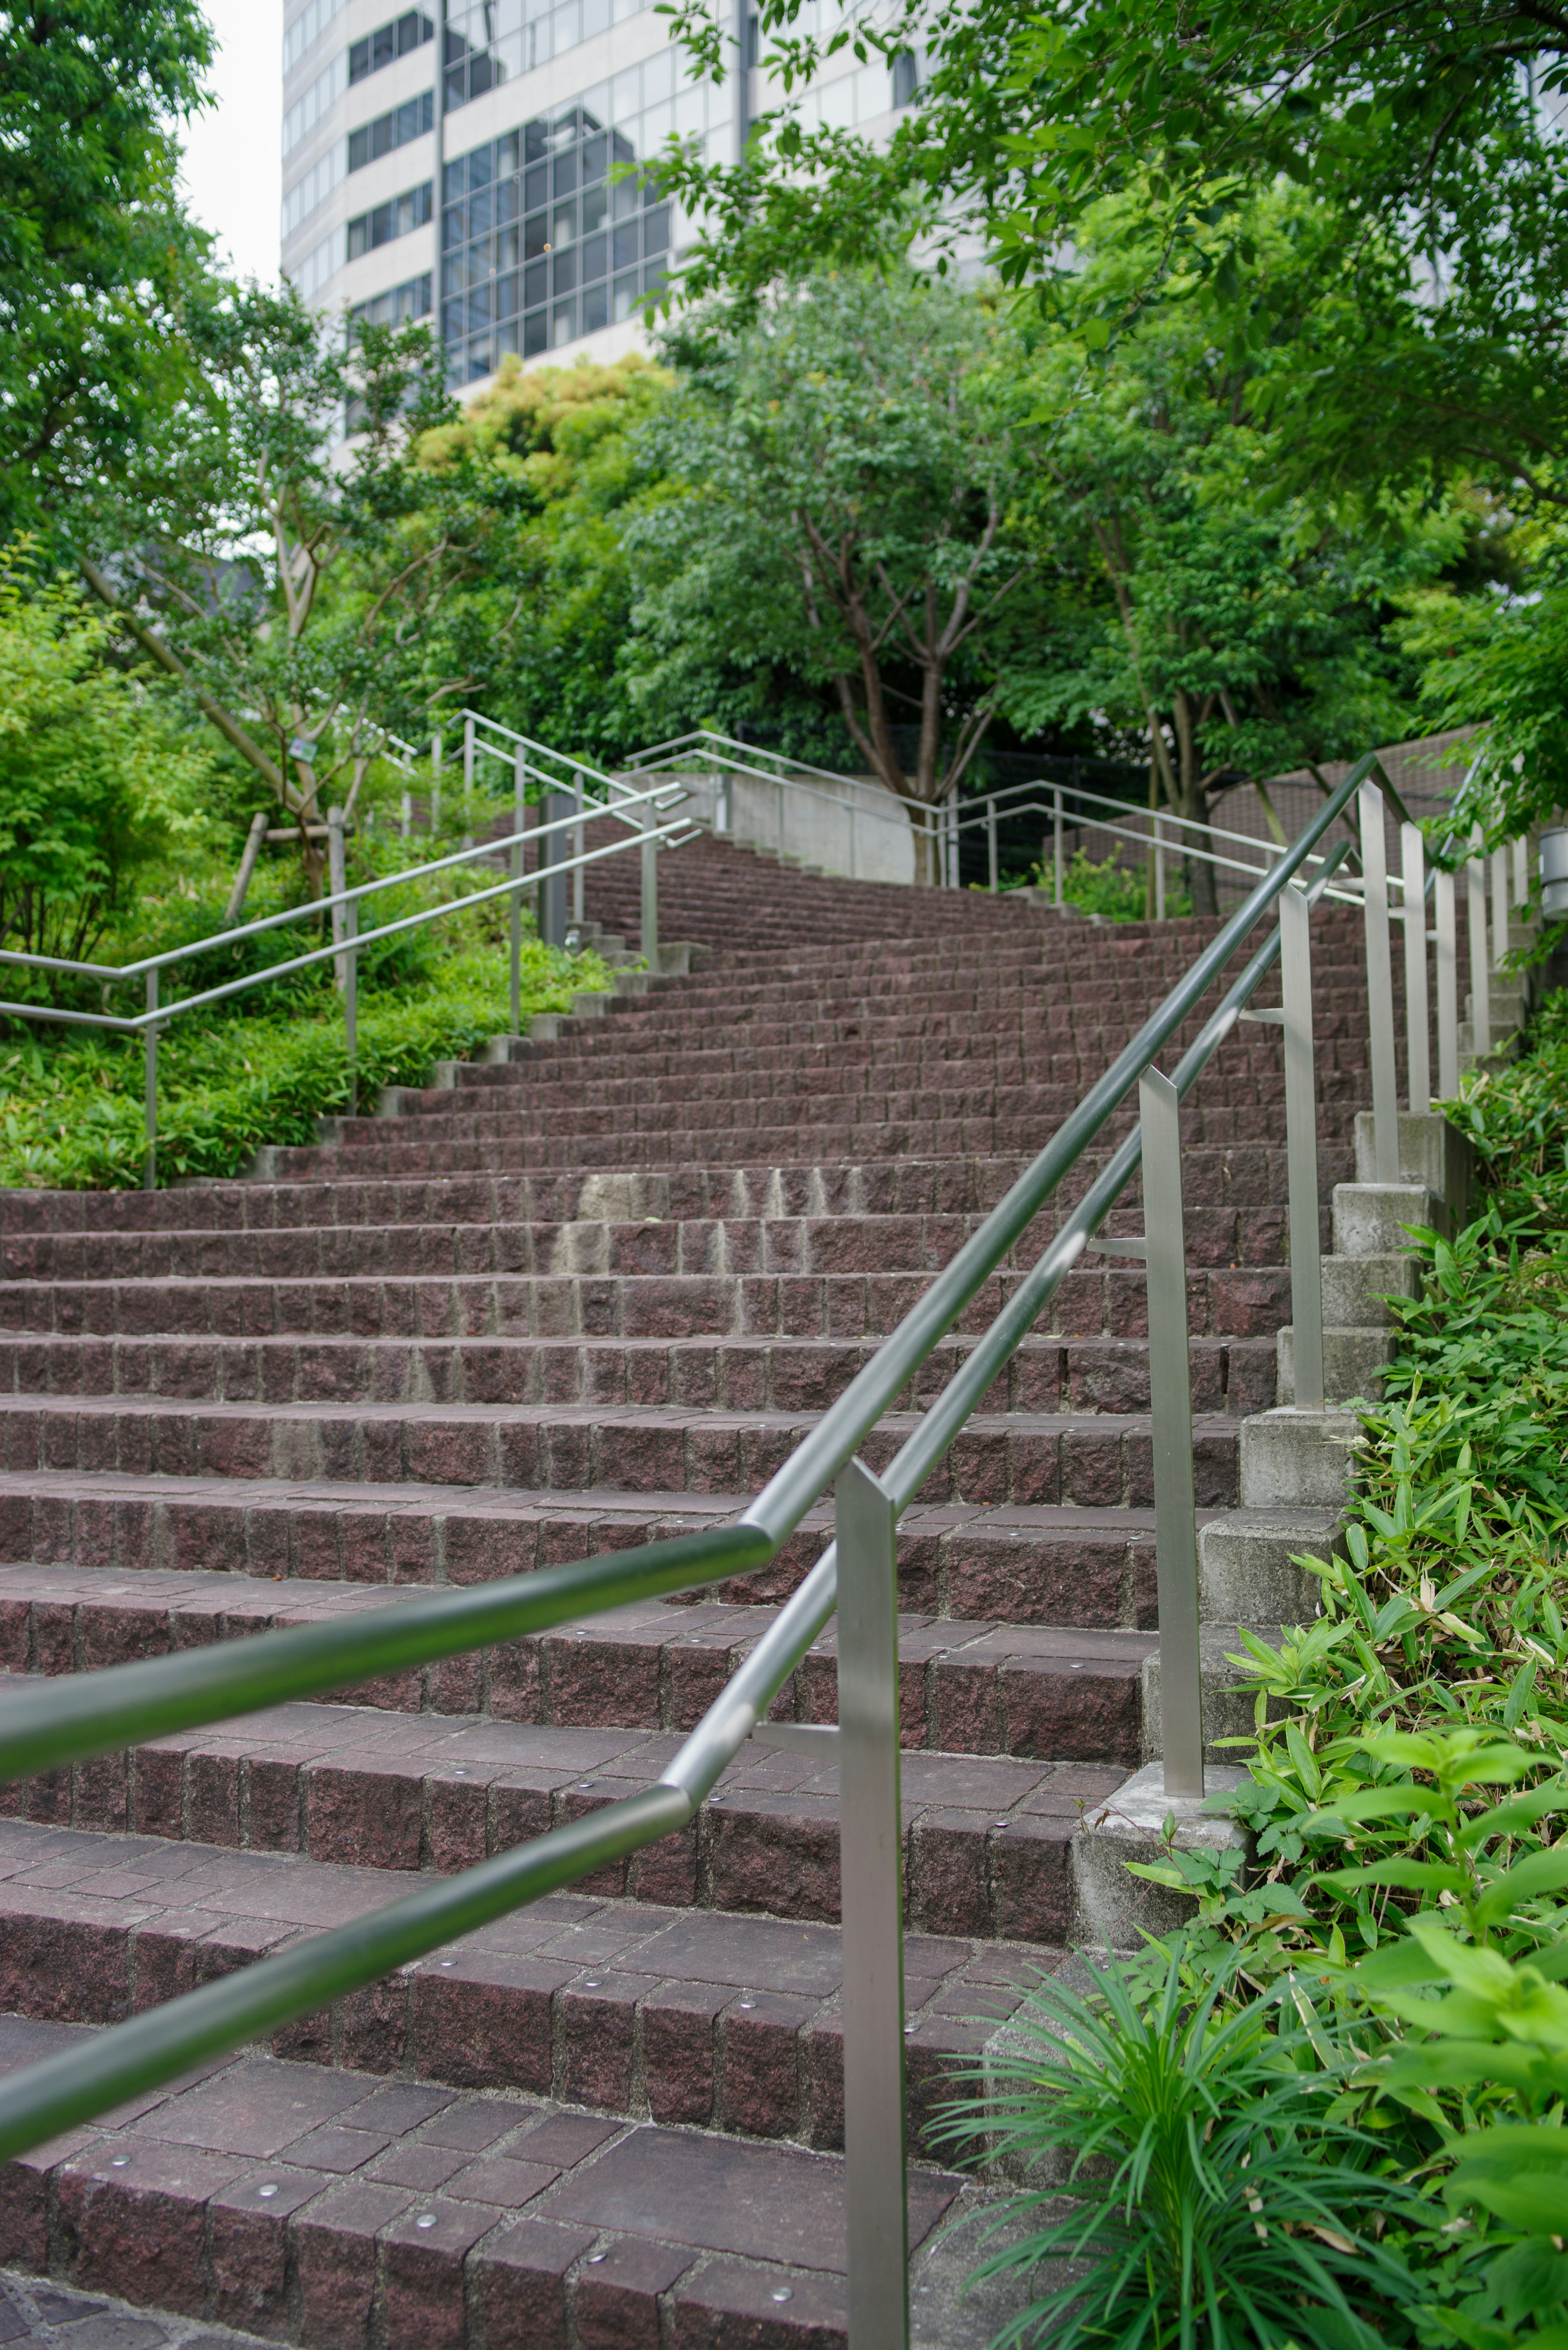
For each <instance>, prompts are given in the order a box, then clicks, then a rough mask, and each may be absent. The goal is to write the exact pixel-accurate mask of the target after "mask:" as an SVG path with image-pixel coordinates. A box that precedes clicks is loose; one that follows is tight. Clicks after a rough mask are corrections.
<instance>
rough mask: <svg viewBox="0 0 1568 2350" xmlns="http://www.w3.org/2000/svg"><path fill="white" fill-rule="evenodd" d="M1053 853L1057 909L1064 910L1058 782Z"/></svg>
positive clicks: (1054, 804) (1052, 820) (1060, 787)
mask: <svg viewBox="0 0 1568 2350" xmlns="http://www.w3.org/2000/svg"><path fill="white" fill-rule="evenodd" d="M1051 803H1052V811H1051V827H1052V854H1053V856H1054V859H1055V869H1056V901H1055V902H1056V911H1057V912H1058V913H1060V912H1061V910H1062V786H1061V785H1060V784H1058V785H1056V786H1055V788H1054V791H1053V792H1052V795H1051Z"/></svg>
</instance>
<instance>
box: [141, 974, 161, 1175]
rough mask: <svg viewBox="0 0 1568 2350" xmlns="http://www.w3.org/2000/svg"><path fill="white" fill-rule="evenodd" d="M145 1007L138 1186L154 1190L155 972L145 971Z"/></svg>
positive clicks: (155, 1144)
mask: <svg viewBox="0 0 1568 2350" xmlns="http://www.w3.org/2000/svg"><path fill="white" fill-rule="evenodd" d="M147 1010H148V1014H149V1018H148V1022H147V1030H146V1044H145V1047H144V1051H145V1064H146V1066H145V1085H144V1097H143V1105H142V1107H143V1116H144V1119H145V1123H146V1132H147V1150H146V1155H145V1156H144V1158H143V1159H142V1162H141V1188H142V1190H143V1191H156V1190H157V1188H158V1022H157V1020H156V1018H154V1017H152V1016H151V1015H153V1014H156V1012H157V1010H158V973H157V972H155V971H150V972H148V974H147Z"/></svg>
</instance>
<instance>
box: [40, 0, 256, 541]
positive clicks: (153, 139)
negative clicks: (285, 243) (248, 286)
mask: <svg viewBox="0 0 1568 2350" xmlns="http://www.w3.org/2000/svg"><path fill="white" fill-rule="evenodd" d="M212 54H213V47H212V36H211V33H210V32H209V30H208V27H207V26H206V23H205V21H204V19H203V18H202V14H201V11H200V9H199V7H198V5H196V0H54V5H48V6H44V5H33V6H20V7H12V8H9V9H6V10H5V11H4V12H0V541H4V540H5V539H7V538H9V537H10V536H12V535H13V534H14V533H15V532H16V530H18V529H21V528H38V529H44V530H48V531H51V532H58V531H61V530H63V529H64V528H65V527H66V517H67V514H68V513H69V512H70V511H71V510H72V509H73V508H75V507H78V506H79V505H80V504H82V503H83V502H84V501H85V502H87V503H88V504H90V503H91V502H92V500H93V499H94V498H95V497H96V496H97V494H98V493H99V489H100V487H101V485H102V484H103V482H104V480H105V478H106V477H109V478H112V477H114V476H115V475H116V474H118V473H119V471H120V470H121V469H122V468H123V467H124V465H125V464H126V463H127V462H128V461H129V460H130V458H131V456H132V455H133V453H134V452H135V451H136V449H137V448H138V447H139V446H140V445H141V444H143V443H144V442H146V441H147V439H148V438H149V436H150V435H151V434H152V433H153V432H155V431H156V430H157V427H158V424H159V422H160V421H161V420H163V419H166V417H167V415H168V413H169V411H170V410H171V407H172V405H173V403H174V401H175V400H177V398H178V397H179V394H180V392H181V390H182V388H183V386H184V385H185V383H186V382H187V381H188V377H189V359H188V354H187V352H186V350H185V347H184V344H183V339H182V335H181V332H180V317H181V313H182V308H183V305H184V302H185V300H186V298H187V296H188V295H189V293H190V291H191V289H192V286H195V285H199V283H200V281H201V277H202V266H203V262H204V255H205V252H206V247H207V243H208V240H207V239H206V238H205V237H204V236H203V235H202V233H201V232H200V231H198V230H196V229H194V228H193V227H192V224H190V222H189V221H188V220H187V219H186V217H185V215H184V213H183V211H182V208H181V206H180V205H179V203H177V201H176V199H175V195H174V175H175V170H176V167H177V163H178V160H179V159H178V151H177V148H176V145H175V140H174V128H175V126H176V124H177V122H178V121H179V120H180V119H181V118H182V116H185V115H188V114H189V113H190V112H191V111H192V109H194V108H195V107H197V106H198V105H199V104H200V103H201V100H202V92H201V72H202V68H203V67H205V66H206V65H207V64H208V63H209V62H210V61H211V58H212Z"/></svg>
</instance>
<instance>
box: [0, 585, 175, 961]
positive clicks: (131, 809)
mask: <svg viewBox="0 0 1568 2350" xmlns="http://www.w3.org/2000/svg"><path fill="white" fill-rule="evenodd" d="M27 555H28V550H27V547H26V542H22V543H20V544H19V545H17V546H13V547H12V549H11V550H10V553H9V556H6V557H5V558H0V561H3V563H4V567H3V568H0V945H8V946H10V947H11V948H12V949H13V950H14V951H19V952H21V953H24V954H48V955H57V956H62V957H66V958H67V959H71V960H76V961H84V960H90V959H91V956H92V951H93V949H94V948H95V946H96V945H97V942H98V941H99V939H100V938H101V937H102V935H103V933H104V931H105V930H106V929H107V927H108V926H109V923H110V922H111V921H112V920H113V919H114V917H115V916H116V914H117V913H118V912H119V910H120V909H121V908H122V906H123V905H124V904H125V902H126V899H127V897H128V893H129V891H130V886H131V884H132V881H133V880H134V879H135V878H136V877H137V876H138V875H139V874H140V871H142V870H143V869H144V868H147V867H148V866H149V865H151V863H153V862H154V861H156V860H157V859H159V858H163V857H166V856H167V855H168V854H169V853H170V852H171V849H173V848H175V847H182V848H189V847H191V846H192V845H193V844H195V843H197V842H202V841H204V840H205V838H206V837H207V836H208V834H209V833H210V831H211V830H212V827H211V826H210V825H209V823H208V822H207V820H206V819H205V818H204V817H203V816H202V812H201V806H200V799H201V786H202V783H203V781H204V779H205V777H206V775H207V772H208V769H209V766H210V764H211V762H210V758H209V755H208V754H207V752H206V749H205V747H204V745H202V744H201V743H199V742H197V741H194V740H193V739H192V737H191V736H190V735H189V734H188V733H183V732H182V731H181V730H180V729H178V728H177V727H176V726H175V724H174V723H173V722H172V720H171V717H170V716H169V715H168V713H167V712H166V711H165V709H164V707H163V705H162V703H161V702H159V701H158V700H157V699H156V698H155V696H154V695H153V694H151V692H150V691H148V690H147V689H146V688H145V687H143V686H140V685H139V684H137V683H136V682H134V681H132V680H131V679H130V678H129V677H127V676H125V675H124V674H123V673H122V672H121V671H119V670H116V669H114V668H112V667H110V666H109V663H108V661H107V660H106V657H105V656H106V652H107V650H108V636H109V632H108V629H107V627H106V625H105V623H104V622H103V621H102V620H101V619H99V618H98V617H97V616H96V615H95V614H94V613H92V612H89V611H88V610H86V609H85V608H84V607H83V605H82V602H81V598H80V597H79V596H78V594H77V593H76V591H75V590H74V589H73V588H71V587H68V586H67V585H64V584H60V583H49V582H42V581H38V580H36V579H33V578H31V577H29V576H28V570H27ZM10 984H13V983H12V982H9V981H8V985H10ZM24 984H25V982H24Z"/></svg>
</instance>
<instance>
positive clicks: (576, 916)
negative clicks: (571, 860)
mask: <svg viewBox="0 0 1568 2350" xmlns="http://www.w3.org/2000/svg"><path fill="white" fill-rule="evenodd" d="M572 805H573V806H574V807H575V808H576V815H577V821H576V826H575V827H574V829H573V832H572V854H573V856H574V857H581V856H582V854H583V852H584V850H585V849H586V848H587V845H588V828H587V825H586V824H585V823H584V821H583V771H582V769H581V768H580V767H579V768H578V769H577V770H576V773H575V775H573V777H572ZM586 886H587V875H586V874H585V873H584V871H583V868H582V867H581V866H580V865H579V866H578V867H577V869H576V872H575V873H574V874H573V876H572V920H573V921H574V922H576V924H577V926H578V928H579V929H580V928H581V926H582V921H583V892H584V889H585V888H586Z"/></svg>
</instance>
